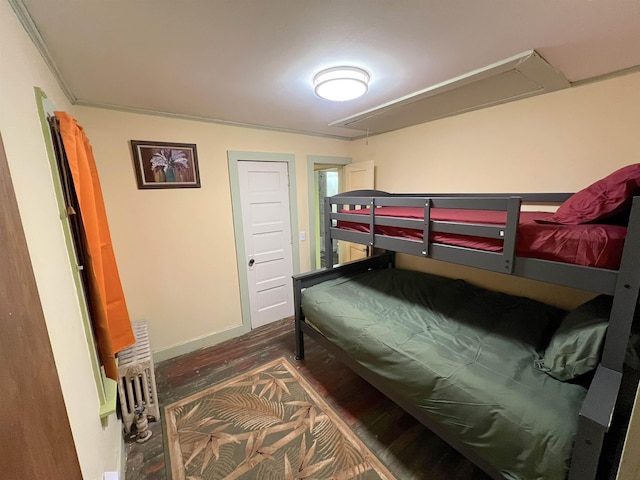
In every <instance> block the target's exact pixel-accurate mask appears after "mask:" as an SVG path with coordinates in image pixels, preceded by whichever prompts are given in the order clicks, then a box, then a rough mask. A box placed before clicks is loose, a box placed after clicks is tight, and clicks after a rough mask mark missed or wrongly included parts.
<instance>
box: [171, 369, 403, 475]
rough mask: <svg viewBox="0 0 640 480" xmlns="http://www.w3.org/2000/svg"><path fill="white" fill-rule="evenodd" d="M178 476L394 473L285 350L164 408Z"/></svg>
mask: <svg viewBox="0 0 640 480" xmlns="http://www.w3.org/2000/svg"><path fill="white" fill-rule="evenodd" d="M165 419H166V425H167V446H168V450H169V461H170V471H171V477H172V480H217V479H225V480H232V479H245V480H248V479H252V480H253V479H260V480H298V479H305V480H320V479H334V480H346V479H360V480H378V479H381V480H394V477H393V476H392V475H391V473H389V471H388V470H387V469H386V468H385V467H384V465H382V463H381V462H380V461H379V460H378V459H377V458H376V457H375V455H374V454H373V453H371V451H369V450H368V449H367V447H365V445H364V444H363V443H362V441H361V440H360V439H359V438H358V437H357V436H356V435H355V434H354V433H353V432H352V431H351V430H350V429H349V427H348V426H347V425H346V424H345V423H344V422H343V421H342V420H341V419H340V418H339V417H338V415H337V414H336V413H335V412H334V411H333V410H332V409H331V407H329V405H327V404H326V403H325V402H324V401H323V400H322V398H321V397H320V396H319V395H318V394H317V393H316V392H315V390H313V388H312V387H311V386H310V385H309V384H308V383H307V382H306V381H305V379H304V378H303V377H302V376H301V375H300V374H299V373H298V371H297V370H296V369H295V368H294V367H293V366H292V365H291V364H290V363H289V362H288V361H287V360H286V359H285V358H284V357H283V358H280V359H278V360H275V361H273V362H270V363H267V364H266V365H262V366H260V367H258V368H256V369H254V370H251V371H249V372H246V373H243V374H241V375H239V376H237V377H234V378H232V379H230V380H227V381H224V382H222V383H219V384H218V385H215V386H213V387H211V388H208V389H206V390H204V391H202V392H198V393H196V394H194V395H192V396H190V397H188V398H185V399H182V400H180V401H178V402H175V403H173V404H171V405H169V406H167V407H165Z"/></svg>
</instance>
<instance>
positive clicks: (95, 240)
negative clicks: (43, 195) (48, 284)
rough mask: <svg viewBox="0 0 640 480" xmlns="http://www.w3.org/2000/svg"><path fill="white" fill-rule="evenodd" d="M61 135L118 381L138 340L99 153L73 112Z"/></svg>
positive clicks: (98, 320) (100, 329)
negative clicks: (123, 359)
mask: <svg viewBox="0 0 640 480" xmlns="http://www.w3.org/2000/svg"><path fill="white" fill-rule="evenodd" d="M55 115H56V118H57V119H58V121H59V122H60V135H61V137H62V142H63V144H64V149H65V153H66V156H67V160H68V162H69V167H70V170H71V176H72V177H73V184H74V187H75V191H76V195H77V197H78V204H79V205H80V217H81V219H82V225H83V229H84V237H85V238H84V243H85V249H86V253H87V259H86V262H85V263H87V265H84V268H85V269H88V271H87V272H86V273H87V277H88V280H89V292H88V294H89V295H88V296H89V299H90V300H89V302H90V306H89V307H90V308H91V313H92V319H93V326H94V332H95V335H96V341H97V343H98V350H99V354H100V359H101V360H102V364H103V366H104V368H105V372H106V374H107V376H108V377H109V378H112V379H114V380H118V367H117V365H116V362H115V354H116V353H117V352H119V351H121V350H123V349H124V348H126V347H128V346H130V345H133V343H134V342H135V337H134V335H133V330H132V328H131V321H130V319H129V312H128V311H127V304H126V302H125V298H124V292H123V290H122V284H121V283H120V275H119V274H118V266H117V265H116V258H115V255H114V253H113V246H112V243H111V234H110V233H109V224H108V222H107V212H106V210H105V207H104V199H103V197H102V189H101V188H100V180H99V179H98V171H97V169H96V163H95V159H94V157H93V150H92V149H91V144H90V143H89V139H88V138H87V136H86V135H85V133H84V130H83V129H82V127H81V126H80V125H78V123H77V122H76V121H75V119H73V118H72V117H71V116H70V115H69V114H68V113H65V112H56V113H55Z"/></svg>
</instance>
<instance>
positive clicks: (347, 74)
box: [313, 67, 369, 102]
mask: <svg viewBox="0 0 640 480" xmlns="http://www.w3.org/2000/svg"><path fill="white" fill-rule="evenodd" d="M313 87H314V89H315V91H316V95H318V96H319V97H322V98H325V99H327V100H332V101H334V102H344V101H346V100H353V99H354V98H358V97H361V96H362V95H364V94H365V93H366V92H367V89H368V88H369V74H368V73H367V72H365V71H364V70H362V69H361V68H356V67H334V68H329V69H327V70H323V71H321V72H320V73H318V74H317V75H316V76H315V77H313Z"/></svg>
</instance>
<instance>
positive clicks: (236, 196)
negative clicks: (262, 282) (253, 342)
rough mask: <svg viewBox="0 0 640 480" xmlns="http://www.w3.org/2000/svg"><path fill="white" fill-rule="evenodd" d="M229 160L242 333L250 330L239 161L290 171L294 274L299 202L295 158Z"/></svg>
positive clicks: (257, 155)
mask: <svg viewBox="0 0 640 480" xmlns="http://www.w3.org/2000/svg"><path fill="white" fill-rule="evenodd" d="M227 159H228V160H229V185H230V186H231V208H232V211H233V230H234V234H235V241H236V261H237V266H238V280H239V283H240V285H239V286H240V304H241V312H242V326H243V329H244V332H245V333H246V332H249V331H250V330H251V304H250V301H249V280H248V278H247V269H246V261H245V260H246V258H247V255H246V249H245V245H244V228H243V226H242V206H241V203H240V180H239V176H238V162H241V161H243V160H249V161H252V162H282V163H287V164H288V170H289V220H290V222H291V252H292V255H293V258H292V260H293V273H294V274H296V273H300V245H299V243H298V206H297V204H298V202H297V196H296V156H295V155H294V154H292V153H269V152H242V151H234V150H228V151H227Z"/></svg>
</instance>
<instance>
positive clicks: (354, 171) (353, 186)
mask: <svg viewBox="0 0 640 480" xmlns="http://www.w3.org/2000/svg"><path fill="white" fill-rule="evenodd" d="M373 188H374V166H373V160H369V161H368V162H357V163H350V164H349V165H345V167H344V189H345V191H346V192H349V191H351V190H372V189H373ZM338 255H339V258H340V263H344V262H350V261H352V260H360V259H362V258H365V257H366V256H367V246H366V245H359V244H357V243H350V242H342V241H341V242H340V245H339V248H338Z"/></svg>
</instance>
